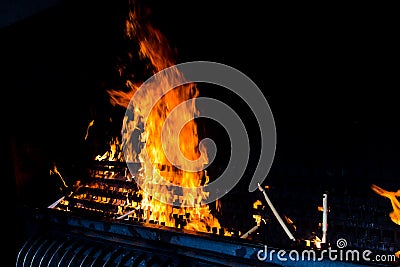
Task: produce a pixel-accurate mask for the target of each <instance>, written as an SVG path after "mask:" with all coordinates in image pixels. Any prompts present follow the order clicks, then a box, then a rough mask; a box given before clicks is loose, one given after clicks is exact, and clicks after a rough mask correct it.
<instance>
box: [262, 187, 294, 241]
mask: <svg viewBox="0 0 400 267" xmlns="http://www.w3.org/2000/svg"><path fill="white" fill-rule="evenodd" d="M258 189H260V191H261V192H262V193H263V195H264V198H265V200H266V201H267V203H268V206H269V207H270V208H271V210H272V212H273V213H274V215H275V217H276V219H277V220H278V222H279V223H280V225H281V226H282V228H283V230H285V233H286V234H287V236H288V237H289V239H291V240H293V241H296V239H295V238H294V236H293V235H292V233H291V232H290V230H289V228H287V226H286V224H285V223H284V222H283V220H282V218H281V216H279V214H278V212H277V211H276V209H275V207H274V205H272V202H271V200H270V199H269V197H268V196H267V193H266V192H265V190H264V189H263V188H262V187H261V185H260V184H258Z"/></svg>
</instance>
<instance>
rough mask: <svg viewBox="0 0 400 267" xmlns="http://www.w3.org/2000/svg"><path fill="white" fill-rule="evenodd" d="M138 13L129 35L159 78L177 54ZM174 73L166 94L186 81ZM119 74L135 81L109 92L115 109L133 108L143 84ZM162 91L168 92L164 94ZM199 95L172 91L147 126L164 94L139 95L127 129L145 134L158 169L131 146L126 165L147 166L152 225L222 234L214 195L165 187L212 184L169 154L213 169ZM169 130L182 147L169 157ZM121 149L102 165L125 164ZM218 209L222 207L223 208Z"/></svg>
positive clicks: (133, 13) (146, 202)
mask: <svg viewBox="0 0 400 267" xmlns="http://www.w3.org/2000/svg"><path fill="white" fill-rule="evenodd" d="M138 7H139V6H137V5H135V3H132V8H131V9H130V10H129V14H128V18H127V20H126V24H125V34H126V36H127V37H128V38H129V39H130V40H132V41H134V42H135V43H137V44H138V50H139V51H138V52H139V53H138V54H139V58H140V59H141V60H143V61H144V62H145V63H146V64H147V66H146V71H148V72H149V74H151V75H153V74H156V73H157V72H159V71H161V70H163V69H165V68H169V67H173V66H174V65H175V60H174V53H173V52H174V51H173V50H172V49H171V47H170V46H169V44H168V41H167V39H166V37H165V36H164V35H163V34H162V33H161V32H160V31H159V30H158V29H156V28H154V27H153V26H152V25H151V24H150V23H149V22H148V21H146V20H145V18H144V17H143V16H141V15H142V14H141V13H140V9H139V8H138ZM128 56H129V58H130V59H131V58H132V54H129V55H128ZM173 70H174V71H175V72H174V73H173V74H172V75H171V76H169V77H168V79H165V81H163V82H162V84H163V86H165V87H166V88H168V86H169V84H170V83H171V79H181V77H182V73H180V72H179V70H178V69H173ZM118 71H119V74H120V76H124V77H129V78H127V79H126V81H125V86H126V89H127V90H109V91H108V93H109V95H110V102H111V104H112V105H114V106H122V107H124V108H127V107H128V106H129V103H130V100H131V98H132V97H133V95H134V94H135V93H136V92H138V90H140V85H141V84H142V82H141V81H133V80H131V77H133V75H132V74H131V73H127V68H125V67H124V66H119V69H118ZM157 90H162V88H160V89H157ZM161 92H162V91H161ZM198 94H199V92H198V89H197V87H196V85H195V84H192V83H191V84H185V85H182V86H179V87H178V88H175V89H174V90H171V91H169V92H168V93H166V94H165V95H163V97H162V98H161V99H160V100H159V101H158V102H157V104H156V105H155V107H154V108H153V109H151V112H150V114H149V115H148V116H147V120H146V122H143V121H142V118H143V117H146V116H145V114H143V110H150V108H148V107H151V106H153V103H154V102H155V101H156V99H157V98H158V95H160V92H150V93H146V94H139V96H138V97H139V98H140V99H139V100H138V103H140V107H134V117H135V118H134V120H133V121H130V122H128V118H127V117H125V118H124V122H125V123H124V125H125V127H126V129H124V132H123V134H124V136H125V135H126V136H129V137H131V136H132V135H133V134H134V132H135V131H138V132H139V133H140V137H139V142H138V143H139V144H145V146H144V147H145V150H146V152H147V155H148V156H149V158H150V161H151V163H152V164H148V163H146V162H145V160H144V158H143V150H142V148H143V147H138V146H135V147H133V146H132V144H131V143H129V144H124V145H126V146H125V149H126V151H129V152H130V153H127V154H128V155H129V157H130V158H126V159H124V160H126V161H132V162H137V161H139V162H141V163H142V169H141V173H140V175H138V176H139V177H137V178H138V179H141V181H143V183H140V184H142V185H143V187H142V188H141V194H142V195H143V199H142V201H141V203H140V207H141V209H143V210H146V211H147V212H146V214H145V217H146V221H149V220H155V221H162V222H165V225H166V226H175V227H178V228H184V229H189V230H195V231H201V232H210V231H211V229H212V228H220V224H219V222H218V220H217V219H216V218H215V217H214V216H213V215H212V214H211V210H210V207H209V206H208V205H202V204H201V203H202V201H204V200H205V199H206V198H207V197H208V193H207V192H203V191H201V190H200V191H199V190H198V192H197V194H194V193H192V192H193V191H190V193H188V192H185V190H183V191H184V192H183V194H182V195H177V194H174V192H170V191H168V188H167V187H166V186H165V185H163V181H165V180H166V181H169V182H171V183H174V184H177V185H180V186H182V187H187V188H195V187H198V186H200V185H205V183H207V182H208V181H209V177H208V176H207V174H206V173H205V174H204V172H189V171H183V170H179V169H177V168H176V167H174V166H173V165H172V163H171V162H170V161H169V160H168V159H167V158H166V155H165V153H166V154H168V155H180V153H182V154H183V155H184V157H186V159H187V161H185V162H186V163H185V164H188V166H180V167H181V169H191V170H193V169H203V168H202V167H203V166H204V164H207V163H208V158H207V156H206V155H207V154H206V153H205V151H204V150H205V148H204V147H199V139H198V129H197V124H196V123H195V121H194V117H195V115H198V111H197V109H196V106H195V101H194V100H195V98H196V97H197V96H198ZM161 95H162V94H161ZM135 97H136V96H135ZM185 101H186V102H185ZM183 102H185V104H184V108H183V109H182V110H181V112H179V114H178V112H174V113H173V112H171V111H172V110H173V109H174V108H175V107H177V106H178V105H180V104H181V103H183ZM167 117H168V120H167ZM182 125H184V127H183V128H181V126H182ZM163 129H164V133H165V132H167V133H168V136H167V138H168V142H169V143H173V144H174V143H176V144H179V146H177V147H168V148H166V151H165V153H164V150H163V138H164V137H163V138H162V136H161V133H162V131H163ZM164 139H165V138H164ZM129 140H130V139H129ZM115 141H116V140H114V142H115ZM120 145H121V144H120V143H115V149H110V151H108V152H107V153H106V154H104V155H101V156H100V155H99V156H98V157H96V160H107V159H108V160H115V159H120V158H119V157H118V156H117V157H116V155H115V153H116V151H117V150H118V149H119V148H120ZM164 149H165V148H164ZM171 150H180V151H178V152H177V151H171ZM201 152H202V153H201ZM176 160H177V156H175V157H173V158H172V159H171V161H174V162H177V161H176ZM191 164H192V165H191ZM193 164H194V165H193ZM153 165H156V166H157V168H155V169H154V167H153ZM197 165H202V166H200V167H201V168H196V167H199V166H197ZM204 178H206V179H204ZM164 184H165V183H164ZM168 200H174V202H175V201H176V203H181V205H177V206H176V205H174V206H172V205H168V204H165V203H166V202H167V201H168ZM183 204H185V207H183ZM216 204H217V207H219V205H220V203H216ZM225 235H228V233H225Z"/></svg>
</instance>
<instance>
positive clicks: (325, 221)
mask: <svg viewBox="0 0 400 267" xmlns="http://www.w3.org/2000/svg"><path fill="white" fill-rule="evenodd" d="M322 196H323V197H322V240H321V243H326V235H327V231H328V195H327V194H323V195H322Z"/></svg>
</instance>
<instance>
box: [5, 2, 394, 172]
mask: <svg viewBox="0 0 400 267" xmlns="http://www.w3.org/2000/svg"><path fill="white" fill-rule="evenodd" d="M218 3H219V4H216V3H214V2H213V1H196V2H193V1H190V3H188V2H184V1H155V0H153V1H148V2H146V5H148V6H149V8H150V10H151V15H150V19H151V20H152V23H153V25H154V26H155V27H157V28H159V29H160V30H161V31H162V32H163V33H164V34H165V35H166V37H167V38H168V39H169V40H170V44H171V46H172V47H174V48H176V50H177V62H178V63H180V62H185V61H194V60H208V61H216V62H220V63H224V64H227V65H230V66H232V67H235V68H237V69H238V70H240V71H242V72H243V73H244V74H246V75H248V76H249V77H250V78H251V79H252V80H253V81H254V82H255V83H256V84H257V85H258V86H259V88H260V89H261V90H262V91H263V92H264V94H265V96H266V98H267V100H268V102H269V104H270V107H271V109H272V112H273V114H274V117H275V122H276V126H277V138H278V143H277V151H276V160H275V162H276V166H281V167H282V166H283V167H285V166H290V164H289V165H285V164H288V163H287V162H294V161H298V162H303V161H307V160H308V161H311V162H314V164H317V165H318V164H320V163H321V162H326V161H334V162H339V165H340V162H342V163H343V165H349V164H350V165H353V166H357V168H359V169H364V166H365V168H368V167H370V166H371V164H372V165H374V164H377V166H378V165H379V164H380V165H379V166H382V164H384V165H385V166H387V168H390V172H391V173H392V175H391V177H395V178H391V179H398V177H399V176H400V169H397V167H396V166H397V165H398V162H399V159H400V156H399V153H398V152H399V150H400V141H399V136H400V126H399V123H398V121H399V120H398V114H399V112H398V108H397V101H398V98H397V97H395V93H396V88H398V79H397V72H396V68H395V66H396V64H397V62H399V52H398V41H397V40H396V34H395V33H396V32H397V31H396V29H395V26H394V25H395V24H394V19H393V18H392V17H391V16H390V15H389V14H385V13H382V12H381V11H379V9H374V8H373V7H348V6H347V7H335V8H333V7H329V8H328V7H322V6H321V7H314V6H308V7H307V6H299V5H294V6H291V5H289V4H287V5H282V6H273V5H270V4H265V3H262V2H260V1H247V2H246V3H245V4H238V3H235V2H232V1H218ZM331 8H332V9H331ZM363 8H365V12H363V11H362V9H363ZM126 12H127V10H126V6H125V5H123V4H119V5H117V4H115V3H111V1H110V3H100V2H98V3H95V2H93V3H86V4H81V3H80V2H79V1H64V2H62V3H61V4H59V5H56V6H55V7H53V8H50V9H48V10H47V11H44V12H42V13H39V14H37V15H35V16H33V17H31V18H27V19H25V20H23V21H20V22H18V23H16V24H14V25H11V26H9V27H6V28H3V29H1V32H0V36H1V39H2V43H3V49H2V52H1V58H2V59H3V60H2V63H3V64H4V66H3V70H4V69H5V70H6V72H5V73H4V72H3V75H2V76H3V86H4V90H7V91H9V97H7V101H9V102H11V107H9V108H7V119H9V121H8V123H9V125H10V126H11V127H10V128H9V129H8V130H9V131H10V135H11V136H14V137H15V136H16V137H17V139H18V140H24V142H25V143H28V144H29V143H30V144H33V145H34V146H36V147H45V149H44V151H42V152H41V153H43V154H44V155H45V156H44V157H45V158H46V159H47V158H49V159H54V158H57V159H60V160H63V159H64V160H65V159H66V158H70V157H71V155H73V154H74V153H75V152H76V151H79V146H80V145H81V144H82V135H83V132H84V130H85V127H86V125H87V123H88V122H89V121H90V120H91V119H92V118H93V117H96V116H97V118H100V119H99V120H101V119H103V120H107V116H108V115H107V114H109V113H112V112H113V111H112V110H111V108H110V107H109V105H108V104H107V103H106V100H105V98H106V96H105V89H108V88H109V87H110V85H112V82H113V79H114V78H115V69H114V66H115V63H116V59H117V57H118V56H121V55H122V54H123V53H122V52H121V47H123V41H122V35H123V32H122V30H123V28H122V27H123V19H124V17H123V16H124V15H125V14H126ZM4 81H5V82H4ZM200 89H201V87H200ZM201 90H202V89H201ZM202 93H203V94H205V95H207V94H212V95H213V96H215V97H219V98H221V99H222V100H224V101H225V102H226V103H228V104H229V103H230V102H229V101H233V102H235V100H232V99H226V97H225V96H226V94H225V93H224V92H223V91H221V92H220V93H219V92H211V93H210V92H207V91H206V89H203V91H202ZM224 98H225V99H224ZM105 114H106V115H105ZM245 114H246V113H245ZM249 121H251V119H249ZM118 130H119V129H118ZM103 134H104V135H105V133H103ZM80 156H82V155H80ZM274 164H275V163H274ZM274 166H275V165H274ZM374 175H375V174H374Z"/></svg>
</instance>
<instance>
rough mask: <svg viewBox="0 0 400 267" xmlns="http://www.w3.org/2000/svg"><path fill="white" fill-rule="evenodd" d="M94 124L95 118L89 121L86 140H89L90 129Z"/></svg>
mask: <svg viewBox="0 0 400 267" xmlns="http://www.w3.org/2000/svg"><path fill="white" fill-rule="evenodd" d="M93 124H94V120H92V121H91V122H89V125H88V127H87V128H86V134H85V140H87V138H88V136H89V129H90V127H92V126H93Z"/></svg>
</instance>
